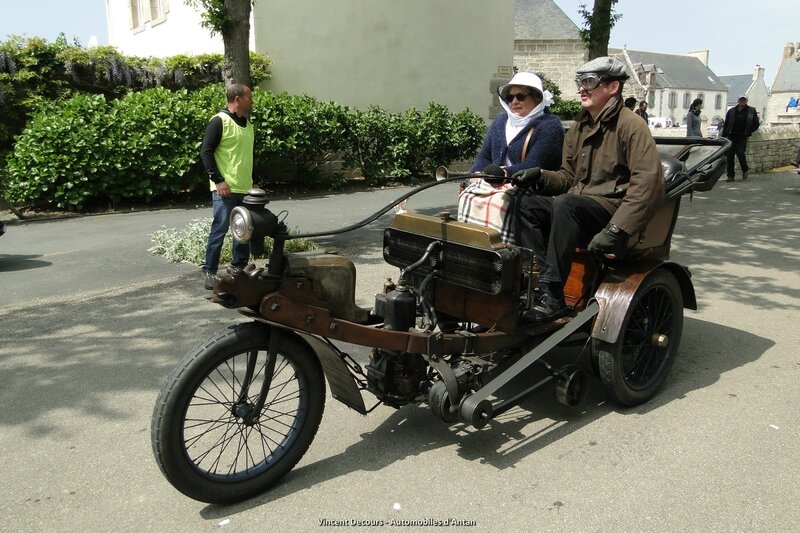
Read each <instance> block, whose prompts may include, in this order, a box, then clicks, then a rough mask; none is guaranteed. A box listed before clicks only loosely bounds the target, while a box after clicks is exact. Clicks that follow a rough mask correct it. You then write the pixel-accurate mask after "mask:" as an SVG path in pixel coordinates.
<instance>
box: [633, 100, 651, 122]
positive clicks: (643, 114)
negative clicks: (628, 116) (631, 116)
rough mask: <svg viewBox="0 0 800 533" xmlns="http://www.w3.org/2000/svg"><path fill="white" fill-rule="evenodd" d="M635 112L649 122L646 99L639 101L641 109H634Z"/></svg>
mask: <svg viewBox="0 0 800 533" xmlns="http://www.w3.org/2000/svg"><path fill="white" fill-rule="evenodd" d="M634 113H636V114H637V115H639V116H640V117H642V118H643V119H644V121H645V122H646V123H647V124H649V121H648V119H649V118H650V117H648V116H647V102H645V101H644V100H642V101H641V102H639V109H637V110H636V111H634Z"/></svg>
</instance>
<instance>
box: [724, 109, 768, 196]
mask: <svg viewBox="0 0 800 533" xmlns="http://www.w3.org/2000/svg"><path fill="white" fill-rule="evenodd" d="M759 125H760V123H759V121H758V113H756V110H755V108H754V107H751V106H749V105H747V96H746V95H744V94H743V95H742V96H740V97H739V100H738V103H737V105H735V106H734V107H732V108H730V109H728V112H727V113H725V125H724V126H723V127H722V136H723V137H726V138H728V139H730V141H731V149H730V150H729V151H728V161H727V169H726V170H727V175H728V179H726V180H725V181H728V182H730V181H733V177H734V175H735V172H734V166H733V158H734V156H735V157H737V158H738V159H739V166H740V167H741V169H742V179H743V180H746V179H747V177H748V175H749V174H750V172H749V171H750V167H748V166H747V158H746V157H745V155H744V151H745V150H746V149H747V139H748V137H750V136H751V135H752V134H753V132H755V131H756V130H757V129H758V126H759Z"/></svg>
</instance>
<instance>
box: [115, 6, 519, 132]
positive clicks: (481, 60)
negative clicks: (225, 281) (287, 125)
mask: <svg viewBox="0 0 800 533" xmlns="http://www.w3.org/2000/svg"><path fill="white" fill-rule="evenodd" d="M105 4H106V19H107V23H108V34H109V44H111V45H112V46H115V47H116V48H117V49H118V50H119V51H120V52H122V53H124V54H128V55H134V56H156V57H168V56H172V55H177V54H199V53H212V52H216V53H222V51H223V44H222V37H221V36H220V35H219V34H217V35H214V36H211V35H210V34H209V31H208V29H206V28H203V27H202V26H201V25H200V15H199V14H198V12H197V11H196V10H195V9H194V8H192V7H190V6H187V5H186V3H185V2H183V0H178V1H171V2H167V0H106V1H105ZM514 8H515V4H514V0H494V1H492V2H486V1H485V0H438V1H437V2H430V1H429V0H404V1H403V2H396V1H393V0H370V1H368V2H365V1H363V0H336V1H335V2H331V1H329V0H306V1H304V2H297V1H295V0H270V1H269V2H254V4H253V11H252V18H251V25H250V50H253V51H256V52H260V53H264V54H267V55H268V56H269V58H270V59H271V61H272V65H271V71H272V79H271V80H269V81H267V82H265V83H264V86H263V87H264V88H266V89H270V90H272V91H274V92H281V91H287V92H290V93H294V94H300V93H305V94H308V95H311V96H314V97H316V98H319V99H321V100H333V101H336V102H338V103H341V104H345V105H350V106H353V107H358V108H366V107H368V106H370V105H379V106H381V107H382V108H384V109H386V110H388V111H392V112H399V111H404V110H406V109H408V108H410V107H416V108H419V109H425V108H427V107H428V104H429V103H430V102H437V103H440V104H442V105H445V106H447V108H448V109H450V110H451V111H461V110H463V109H465V108H469V109H470V110H472V111H473V112H475V113H477V114H479V115H481V116H483V117H485V118H488V116H489V112H490V109H491V107H492V105H493V101H492V95H491V94H490V91H489V90H488V87H489V86H490V84H492V83H493V82H496V80H497V79H499V78H504V79H508V78H510V76H511V74H512V72H511V71H512V61H513V54H514V42H513V35H514V34H513V24H514ZM480 36H484V38H481V37H480Z"/></svg>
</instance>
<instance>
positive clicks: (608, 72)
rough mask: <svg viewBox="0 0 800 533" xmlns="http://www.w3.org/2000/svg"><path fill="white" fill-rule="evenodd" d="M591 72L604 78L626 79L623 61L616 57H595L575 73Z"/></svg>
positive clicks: (626, 74) (626, 73)
mask: <svg viewBox="0 0 800 533" xmlns="http://www.w3.org/2000/svg"><path fill="white" fill-rule="evenodd" d="M590 72H593V73H595V74H599V75H600V76H602V77H604V78H614V79H623V80H626V79H628V72H627V71H626V70H625V63H623V62H622V61H620V60H619V59H617V58H616V57H608V56H606V57H596V58H594V59H592V60H591V61H589V62H588V63H586V64H585V65H583V66H582V67H581V68H579V69H578V70H577V71H576V72H575V73H576V74H579V75H580V74H588V73H590Z"/></svg>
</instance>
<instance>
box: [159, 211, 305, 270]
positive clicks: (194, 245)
mask: <svg viewBox="0 0 800 533" xmlns="http://www.w3.org/2000/svg"><path fill="white" fill-rule="evenodd" d="M210 231H211V219H210V218H196V219H194V220H192V221H191V222H190V223H189V224H188V225H187V226H186V227H185V228H183V229H176V228H167V227H166V226H162V227H161V229H159V230H157V231H155V232H154V233H153V234H151V235H150V239H151V241H152V242H153V246H152V247H151V248H150V249H148V252H150V253H151V254H153V255H163V256H164V257H165V258H166V259H168V260H169V261H173V262H175V263H179V262H183V261H185V262H187V263H193V264H195V265H198V266H199V265H202V264H203V262H204V261H205V257H206V243H207V242H208V234H209V232H210ZM317 248H318V247H317V244H316V243H315V242H314V241H312V240H311V239H292V240H289V241H286V247H285V248H284V250H285V251H286V252H289V253H294V252H305V251H308V250H316V249H317ZM264 249H265V255H268V254H269V252H270V251H271V250H272V239H267V240H266V242H265V246H264ZM232 257H233V240H232V238H231V234H230V233H226V234H225V241H224V243H223V245H222V253H221V254H220V263H228V262H230V261H231V259H232ZM251 259H253V258H251Z"/></svg>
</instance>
